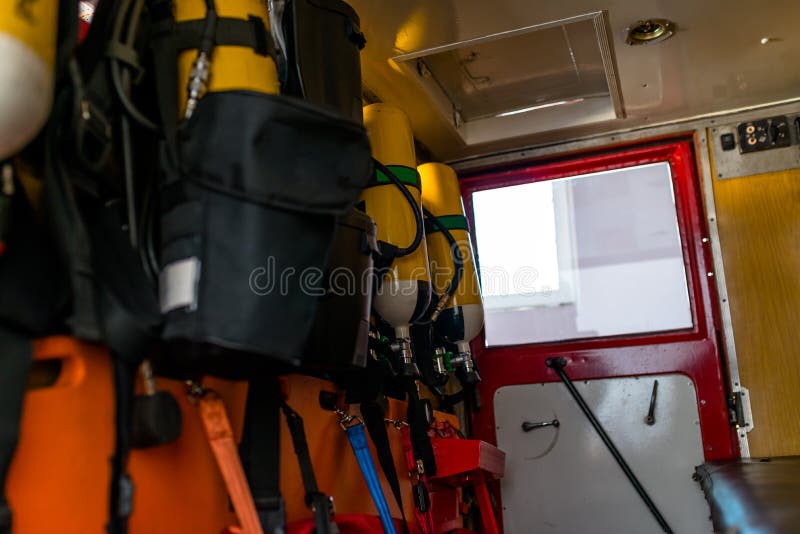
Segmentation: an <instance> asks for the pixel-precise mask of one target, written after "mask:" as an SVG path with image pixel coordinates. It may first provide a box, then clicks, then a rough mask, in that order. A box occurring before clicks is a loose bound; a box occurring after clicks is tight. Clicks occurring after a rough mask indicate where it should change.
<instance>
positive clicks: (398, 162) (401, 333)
mask: <svg viewBox="0 0 800 534" xmlns="http://www.w3.org/2000/svg"><path fill="white" fill-rule="evenodd" d="M364 126H365V127H366V129H367V135H368V137H369V142H370V145H371V146H372V156H373V157H374V158H375V159H377V160H378V161H379V162H381V163H382V164H383V165H385V166H386V167H388V169H389V170H390V171H392V172H393V173H394V174H395V175H396V176H397V177H398V178H399V179H400V181H402V182H403V183H404V184H405V185H406V187H407V188H408V190H409V191H410V193H411V195H412V196H413V197H414V200H415V202H416V203H417V205H418V209H421V207H420V202H421V198H422V191H421V184H420V180H419V174H417V169H416V164H417V161H416V153H415V151H414V136H413V134H412V132H411V125H410V124H409V122H408V118H407V117H406V115H405V113H403V111H402V110H400V109H398V108H395V107H392V106H388V105H386V104H371V105H369V106H367V107H365V108H364ZM361 201H363V203H364V207H365V210H366V212H367V214H368V215H369V216H370V217H372V218H373V219H374V220H375V222H376V223H377V225H378V239H379V240H380V241H383V242H385V243H390V244H392V245H394V246H397V247H399V248H404V247H408V246H409V245H410V244H411V243H412V242H413V240H414V236H415V233H416V231H417V222H416V218H415V214H414V212H413V211H412V209H411V206H410V204H409V202H408V200H407V199H406V197H405V196H404V195H403V194H402V192H401V191H400V189H398V188H397V186H396V185H395V184H393V183H392V182H391V181H389V180H388V179H387V178H386V176H384V175H383V173H381V172H378V171H376V173H375V175H374V178H373V180H372V182H371V183H370V185H369V186H368V187H367V188H366V189H365V190H364V192H363V193H362V195H361ZM430 298H431V284H430V276H429V274H428V252H427V248H426V246H425V239H424V232H423V239H422V242H421V243H420V245H419V247H418V248H417V249H416V250H415V251H414V252H412V253H410V254H408V255H406V256H402V257H399V258H396V259H395V260H394V262H393V263H392V265H391V267H390V268H389V271H388V272H387V273H386V275H385V276H384V277H383V280H382V281H381V284H380V287H379V289H378V291H377V292H376V295H375V299H374V301H373V306H374V308H375V310H376V311H377V312H378V314H379V315H380V316H381V317H382V318H383V319H384V320H385V321H387V322H388V323H389V324H390V325H392V327H394V329H395V337H396V338H397V341H398V343H399V345H400V355H401V358H402V360H403V364H404V372H405V373H406V374H411V373H412V372H414V371H415V370H416V367H415V366H414V364H413V355H412V353H411V343H410V325H411V324H413V323H414V322H416V321H418V320H419V319H421V318H422V316H423V315H424V314H425V312H426V310H427V308H428V306H429V305H430Z"/></svg>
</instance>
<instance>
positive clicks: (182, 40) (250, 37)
mask: <svg viewBox="0 0 800 534" xmlns="http://www.w3.org/2000/svg"><path fill="white" fill-rule="evenodd" d="M205 24H206V21H205V19H197V20H186V21H182V22H178V23H176V24H175V47H176V48H177V49H178V50H189V49H194V48H197V47H198V46H199V43H200V41H201V39H202V35H203V28H204V26H205ZM214 42H215V44H216V45H217V46H244V47H247V48H252V49H253V51H255V53H256V54H258V55H260V56H269V55H273V54H274V52H275V51H274V48H273V44H272V37H271V36H270V34H269V30H267V27H266V26H265V25H264V21H263V20H262V19H261V18H260V17H255V16H253V15H250V16H249V17H248V18H247V20H245V19H236V18H227V17H220V18H218V19H217V33H216V35H215V37H214Z"/></svg>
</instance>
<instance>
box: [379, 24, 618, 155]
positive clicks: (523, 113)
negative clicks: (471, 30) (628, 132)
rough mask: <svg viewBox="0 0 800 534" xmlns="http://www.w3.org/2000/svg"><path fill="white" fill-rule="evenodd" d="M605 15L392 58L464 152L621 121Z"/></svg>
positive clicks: (513, 31)
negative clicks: (447, 125) (448, 126)
mask: <svg viewBox="0 0 800 534" xmlns="http://www.w3.org/2000/svg"><path fill="white" fill-rule="evenodd" d="M607 28H608V25H607V22H606V15H605V13H604V12H601V11H600V12H595V13H588V14H585V15H580V16H577V17H571V18H568V19H563V20H558V21H552V22H546V23H543V24H536V25H533V26H526V27H523V28H518V29H515V30H510V31H506V32H501V33H496V34H492V35H486V36H483V37H477V38H474V39H469V40H466V41H459V42H455V43H449V44H445V45H442V46H437V47H435V48H429V49H426V50H419V51H416V52H410V53H407V54H402V55H399V56H395V57H394V58H393V59H394V61H395V62H397V63H398V64H399V65H401V66H402V67H403V68H404V69H405V71H406V73H407V74H408V75H409V76H411V77H412V78H415V79H416V80H417V81H418V82H419V83H420V84H421V85H422V86H423V87H424V89H425V90H426V91H427V92H428V94H429V95H430V96H431V97H432V99H433V101H434V103H435V104H436V108H437V109H438V111H439V112H440V113H441V114H442V116H443V117H444V118H445V119H446V120H448V121H449V122H451V124H452V126H453V127H454V128H455V129H456V131H457V132H458V133H459V135H460V136H461V138H462V139H463V140H464V142H465V143H466V144H468V145H472V144H478V143H485V142H490V141H495V140H499V139H506V138H509V137H515V136H519V135H527V134H532V133H537V132H544V131H549V130H557V129H561V128H567V127H572V126H578V125H583V124H589V123H593V122H600V121H607V120H611V119H614V118H621V117H623V116H624V112H623V108H622V98H621V96H620V93H619V84H618V83H617V75H616V71H615V68H614V57H613V51H612V49H611V40H610V39H609V35H608V31H607Z"/></svg>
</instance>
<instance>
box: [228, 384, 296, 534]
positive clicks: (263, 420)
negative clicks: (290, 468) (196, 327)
mask: <svg viewBox="0 0 800 534" xmlns="http://www.w3.org/2000/svg"><path fill="white" fill-rule="evenodd" d="M280 395H281V391H280V384H279V383H278V380H277V377H276V376H266V377H262V376H259V377H258V378H254V379H251V380H250V387H249V389H248V392H247V408H246V410H245V415H244V431H243V435H242V443H241V445H240V446H239V456H240V457H241V459H242V466H243V467H244V470H245V473H246V474H247V482H248V484H249V486H250V493H252V495H253V500H254V501H255V505H256V510H257V511H258V518H259V520H260V521H261V527H262V528H263V529H264V532H266V533H268V534H273V533H275V534H277V533H279V532H282V530H283V527H284V524H285V522H286V512H285V509H284V502H283V497H282V496H281V488H280V443H281V433H280V430H281V427H280V415H281V414H280V409H281V402H280Z"/></svg>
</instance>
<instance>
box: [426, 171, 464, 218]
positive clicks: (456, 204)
mask: <svg viewBox="0 0 800 534" xmlns="http://www.w3.org/2000/svg"><path fill="white" fill-rule="evenodd" d="M417 170H418V171H419V174H420V178H421V179H422V184H423V187H422V205H423V206H425V207H426V208H427V209H428V210H430V212H431V213H433V214H435V215H439V216H441V215H463V213H464V204H463V203H462V201H461V188H460V187H459V185H458V177H457V176H456V172H455V171H454V170H453V169H452V168H451V167H449V166H447V165H445V164H444V163H423V164H422V165H420V166H419V167H417Z"/></svg>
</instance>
